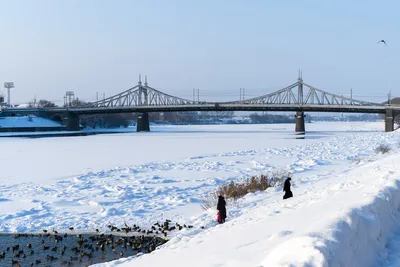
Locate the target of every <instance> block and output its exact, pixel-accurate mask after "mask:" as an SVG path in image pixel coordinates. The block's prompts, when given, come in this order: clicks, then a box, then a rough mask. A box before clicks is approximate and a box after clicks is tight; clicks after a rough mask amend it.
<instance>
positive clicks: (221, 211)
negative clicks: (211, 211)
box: [217, 196, 226, 223]
mask: <svg viewBox="0 0 400 267" xmlns="http://www.w3.org/2000/svg"><path fill="white" fill-rule="evenodd" d="M217 210H218V217H217V220H218V222H219V223H224V222H225V219H226V202H225V199H224V197H223V196H218V204H217Z"/></svg>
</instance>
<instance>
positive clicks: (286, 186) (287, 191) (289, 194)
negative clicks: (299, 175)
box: [283, 177, 293, 199]
mask: <svg viewBox="0 0 400 267" xmlns="http://www.w3.org/2000/svg"><path fill="white" fill-rule="evenodd" d="M291 180H292V178H290V177H288V178H286V180H285V183H284V185H283V191H284V192H285V195H284V196H283V199H287V198H290V197H293V193H292V191H291V190H290V181H291Z"/></svg>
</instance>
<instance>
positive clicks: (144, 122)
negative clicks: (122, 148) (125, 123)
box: [136, 112, 150, 132]
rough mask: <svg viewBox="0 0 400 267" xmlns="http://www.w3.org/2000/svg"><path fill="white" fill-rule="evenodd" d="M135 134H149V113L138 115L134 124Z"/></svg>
mask: <svg viewBox="0 0 400 267" xmlns="http://www.w3.org/2000/svg"><path fill="white" fill-rule="evenodd" d="M136 132H150V123H149V113H147V112H143V113H139V116H138V117H137V122H136Z"/></svg>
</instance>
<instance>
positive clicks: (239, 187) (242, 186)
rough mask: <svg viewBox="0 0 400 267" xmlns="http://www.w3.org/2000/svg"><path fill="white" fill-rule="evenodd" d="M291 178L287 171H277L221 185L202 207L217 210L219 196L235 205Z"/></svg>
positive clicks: (207, 197)
mask: <svg viewBox="0 0 400 267" xmlns="http://www.w3.org/2000/svg"><path fill="white" fill-rule="evenodd" d="M289 176H290V173H288V172H287V171H275V172H271V173H269V174H266V175H260V176H252V177H250V178H247V179H244V180H242V181H231V182H229V183H227V184H223V185H221V186H220V187H219V188H218V189H216V190H215V191H214V192H212V193H211V194H209V195H207V196H206V197H204V198H203V199H202V203H201V206H202V207H203V209H205V210H208V209H210V208H215V207H216V206H217V203H218V196H220V195H221V196H224V198H225V199H226V201H227V202H228V204H229V203H235V202H236V201H237V200H238V199H239V198H241V197H243V196H245V195H247V194H248V193H254V192H257V191H264V190H266V189H267V188H269V187H276V186H280V185H282V184H283V182H284V181H285V179H286V178H287V177H289Z"/></svg>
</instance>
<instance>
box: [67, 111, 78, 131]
mask: <svg viewBox="0 0 400 267" xmlns="http://www.w3.org/2000/svg"><path fill="white" fill-rule="evenodd" d="M67 116H68V121H67V130H68V131H79V129H80V128H79V115H78V114H76V113H73V112H68V114H67Z"/></svg>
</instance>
